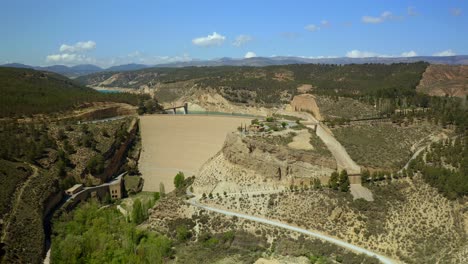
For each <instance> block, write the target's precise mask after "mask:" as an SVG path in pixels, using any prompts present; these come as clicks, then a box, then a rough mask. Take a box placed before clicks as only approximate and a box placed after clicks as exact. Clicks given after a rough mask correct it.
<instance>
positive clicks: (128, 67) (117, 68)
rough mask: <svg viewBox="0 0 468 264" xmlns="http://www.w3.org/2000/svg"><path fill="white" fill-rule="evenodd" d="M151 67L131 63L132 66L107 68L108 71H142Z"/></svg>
mask: <svg viewBox="0 0 468 264" xmlns="http://www.w3.org/2000/svg"><path fill="white" fill-rule="evenodd" d="M149 67H151V66H149V65H145V64H136V63H130V64H124V65H118V66H112V67H110V68H107V69H106V71H136V70H141V69H145V68H149Z"/></svg>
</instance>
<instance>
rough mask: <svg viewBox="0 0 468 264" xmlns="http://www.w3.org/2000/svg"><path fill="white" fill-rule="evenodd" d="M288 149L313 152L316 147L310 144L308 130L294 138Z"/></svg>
mask: <svg viewBox="0 0 468 264" xmlns="http://www.w3.org/2000/svg"><path fill="white" fill-rule="evenodd" d="M288 147H290V148H293V149H302V150H313V149H314V147H313V146H312V145H311V144H310V133H309V131H308V130H306V129H303V130H301V131H299V132H298V133H297V136H295V137H293V141H292V142H291V143H289V144H288Z"/></svg>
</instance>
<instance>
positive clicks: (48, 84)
mask: <svg viewBox="0 0 468 264" xmlns="http://www.w3.org/2000/svg"><path fill="white" fill-rule="evenodd" d="M0 87H1V89H0V117H12V116H21V115H33V114H39V113H45V114H46V113H52V112H57V111H64V110H70V109H72V108H74V107H77V106H79V105H81V104H83V103H87V102H104V101H110V102H123V103H130V104H133V105H137V103H138V96H137V95H130V94H103V93H99V92H97V91H95V90H93V89H91V88H87V87H83V86H81V85H79V84H78V83H76V82H74V81H72V80H70V79H68V78H67V77H64V76H61V75H59V74H55V73H50V72H41V71H36V70H32V69H18V68H5V67H0Z"/></svg>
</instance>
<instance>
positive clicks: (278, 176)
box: [194, 133, 336, 193]
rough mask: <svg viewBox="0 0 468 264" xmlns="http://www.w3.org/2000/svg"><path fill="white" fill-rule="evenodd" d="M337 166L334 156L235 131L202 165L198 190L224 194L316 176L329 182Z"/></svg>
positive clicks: (274, 187)
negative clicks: (257, 138)
mask: <svg viewBox="0 0 468 264" xmlns="http://www.w3.org/2000/svg"><path fill="white" fill-rule="evenodd" d="M335 168H336V164H335V163H334V161H333V160H332V159H326V158H323V157H321V156H320V155H318V154H315V153H313V152H309V151H299V150H293V149H290V148H288V147H287V146H278V145H272V144H268V143H265V142H261V141H259V140H258V141H257V140H256V139H255V138H249V137H245V136H243V135H241V134H239V133H231V134H229V135H228V136H227V137H226V141H225V143H224V146H223V148H222V150H221V151H220V152H219V153H218V154H217V155H216V156H215V157H213V158H212V159H210V160H209V161H208V162H206V163H205V164H204V165H203V166H202V168H201V169H200V171H199V173H198V176H197V177H196V178H195V183H194V187H195V192H197V193H202V192H205V193H209V192H219V193H223V192H224V191H227V192H237V191H241V190H242V191H258V190H271V189H278V188H287V187H289V186H290V185H291V184H300V183H304V184H310V183H311V182H312V180H313V179H320V180H321V182H322V183H324V184H325V183H327V182H328V177H329V176H330V174H331V173H332V172H333V171H334V170H335Z"/></svg>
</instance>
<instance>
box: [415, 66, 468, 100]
mask: <svg viewBox="0 0 468 264" xmlns="http://www.w3.org/2000/svg"><path fill="white" fill-rule="evenodd" d="M416 90H417V91H419V92H422V93H425V94H429V95H435V96H446V95H447V96H457V97H461V98H465V96H466V95H468V65H430V66H429V67H427V69H426V71H425V72H424V74H423V76H422V79H421V81H420V83H419V85H418V87H417V88H416Z"/></svg>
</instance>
